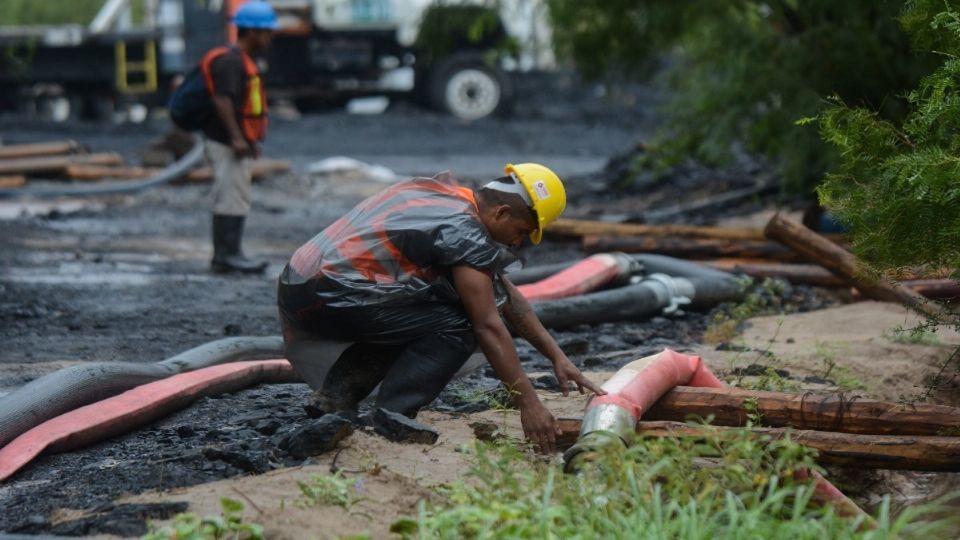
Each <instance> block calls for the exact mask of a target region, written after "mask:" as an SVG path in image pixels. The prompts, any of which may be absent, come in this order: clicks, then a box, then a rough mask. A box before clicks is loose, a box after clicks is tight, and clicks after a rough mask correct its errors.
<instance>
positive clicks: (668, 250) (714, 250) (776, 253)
mask: <svg viewBox="0 0 960 540" xmlns="http://www.w3.org/2000/svg"><path fill="white" fill-rule="evenodd" d="M581 247H582V248H583V250H584V251H586V252H587V253H603V252H608V251H622V252H624V253H659V254H662V255H670V256H673V257H679V258H681V259H696V260H701V259H716V258H724V257H750V258H760V259H774V260H779V261H791V260H796V259H797V256H796V254H795V253H793V252H792V251H790V250H789V249H786V248H784V247H783V246H781V245H780V244H777V243H776V242H770V241H764V240H723V239H716V238H685V237H678V236H669V237H656V236H619V237H618V236H584V237H583V241H582V243H581Z"/></svg>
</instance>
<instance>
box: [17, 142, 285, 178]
mask: <svg viewBox="0 0 960 540" xmlns="http://www.w3.org/2000/svg"><path fill="white" fill-rule="evenodd" d="M162 170H163V169H162V167H140V166H131V165H125V164H124V162H123V158H122V157H121V156H120V154H118V153H116V152H90V150H89V149H88V148H87V147H86V146H84V145H82V144H80V143H78V142H76V141H71V140H67V141H51V142H41V143H30V144H16V145H7V146H0V189H7V188H20V187H23V186H24V185H26V184H27V183H28V180H30V179H32V178H37V179H65V180H73V181H78V182H97V181H100V180H140V179H144V178H148V177H151V176H154V175H156V174H158V173H160V172H161V171H162ZM288 170H290V163H289V162H287V161H280V160H272V159H259V160H256V161H254V162H253V171H252V172H253V176H254V178H262V177H264V176H267V175H270V174H274V173H280V172H286V171H288ZM212 180H213V171H212V170H211V169H210V167H208V166H202V167H198V168H196V169H193V170H191V171H190V172H189V173H187V175H186V176H184V177H182V178H180V179H179V180H178V181H177V182H176V183H196V182H210V181H212Z"/></svg>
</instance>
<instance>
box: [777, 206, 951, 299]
mask: <svg viewBox="0 0 960 540" xmlns="http://www.w3.org/2000/svg"><path fill="white" fill-rule="evenodd" d="M764 234H766V235H767V237H768V238H770V239H772V240H776V241H778V242H781V243H783V244H784V245H786V246H787V247H789V248H790V249H792V250H793V251H795V252H796V253H797V254H798V255H800V256H801V257H802V258H804V259H806V260H808V261H811V262H815V263H817V264H819V265H820V266H822V267H824V268H826V269H827V270H829V271H830V272H832V273H833V274H834V275H835V276H837V277H839V278H840V279H842V280H844V281H845V282H847V283H849V284H850V285H851V286H853V287H856V288H857V289H858V290H859V291H860V292H861V293H863V295H864V296H865V297H867V298H871V299H874V300H881V301H885V302H899V303H901V304H904V305H906V306H908V307H910V308H912V309H914V310H916V311H918V312H921V313H924V314H926V315H931V316H943V315H945V314H946V311H945V310H943V309H942V308H941V307H940V306H937V305H935V304H933V303H931V302H929V301H928V300H927V299H926V298H924V297H923V296H921V295H920V294H918V293H916V292H914V291H911V290H910V289H908V288H906V287H904V286H903V285H899V284H897V283H892V282H889V281H886V280H883V279H875V278H871V277H869V276H867V275H866V274H865V273H864V272H863V271H862V270H863V268H862V266H861V264H860V261H859V260H858V259H857V258H856V257H855V256H854V255H853V254H852V253H850V252H848V251H847V250H845V249H843V248H842V247H840V246H838V245H837V244H834V243H833V242H831V241H830V240H828V239H826V238H824V237H822V236H820V235H819V234H817V233H815V232H813V231H811V230H810V229H808V228H806V227H804V226H803V225H801V224H800V223H797V222H796V221H793V220H791V219H788V218H786V217H784V216H782V215H780V214H779V213H777V214H775V215H774V216H773V217H772V218H770V221H769V222H768V223H767V226H766V228H765V229H764Z"/></svg>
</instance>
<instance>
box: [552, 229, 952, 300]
mask: <svg viewBox="0 0 960 540" xmlns="http://www.w3.org/2000/svg"><path fill="white" fill-rule="evenodd" d="M547 234H548V235H550V236H553V237H555V238H557V237H559V238H567V239H571V238H572V239H578V240H579V241H580V243H581V247H582V249H583V250H584V251H585V252H587V253H599V252H611V251H619V252H625V253H655V254H660V255H668V256H671V257H677V258H681V259H688V260H694V261H697V262H700V263H702V264H704V265H707V266H711V267H713V268H717V269H719V270H725V271H728V272H734V273H740V274H746V275H748V276H751V277H756V278H766V277H779V278H783V279H786V280H788V281H790V282H791V283H795V284H802V285H814V286H819V287H853V288H855V289H856V291H858V292H859V294H861V295H862V296H864V297H866V298H872V299H877V300H886V301H895V302H901V303H904V304H906V305H908V306H911V307H919V306H921V305H925V304H928V302H919V301H918V299H923V298H934V299H945V298H960V282H958V281H956V280H953V279H947V278H945V277H943V276H925V275H916V276H912V277H911V278H910V279H907V280H904V281H901V282H896V283H895V282H892V281H887V280H883V279H876V278H868V277H865V276H864V275H863V274H862V272H861V271H860V265H859V262H858V261H856V258H855V257H854V256H853V255H852V254H850V253H849V252H848V251H847V250H846V248H845V246H844V244H843V239H842V236H840V235H821V234H818V233H816V232H814V231H811V230H810V229H807V228H806V227H804V226H803V225H801V224H799V223H797V222H794V221H791V220H789V219H787V218H785V217H783V216H781V215H779V214H777V215H776V216H774V217H773V218H772V219H771V220H770V222H769V223H768V224H767V226H766V227H765V228H763V229H760V228H725V227H705V226H694V225H646V224H635V223H607V222H603V221H591V220H577V219H558V220H557V221H556V222H554V223H553V224H552V225H551V226H550V228H549V229H548V230H547Z"/></svg>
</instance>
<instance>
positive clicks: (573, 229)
mask: <svg viewBox="0 0 960 540" xmlns="http://www.w3.org/2000/svg"><path fill="white" fill-rule="evenodd" d="M544 232H545V234H548V235H556V236H573V237H582V236H592V235H596V236H690V237H694V238H717V239H723V240H763V239H764V236H763V230H761V229H749V228H722V227H698V226H694V225H642V224H637V223H607V222H605V221H592V220H584V219H563V218H561V219H558V220H556V221H554V222H553V223H551V224H550V227H548V228H547V229H546V231H544Z"/></svg>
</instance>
